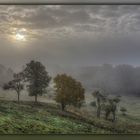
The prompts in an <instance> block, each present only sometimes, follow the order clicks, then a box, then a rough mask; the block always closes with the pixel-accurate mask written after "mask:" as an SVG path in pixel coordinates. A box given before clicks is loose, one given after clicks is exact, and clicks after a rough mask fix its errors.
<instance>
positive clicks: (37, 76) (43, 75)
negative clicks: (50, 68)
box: [23, 60, 51, 103]
mask: <svg viewBox="0 0 140 140" xmlns="http://www.w3.org/2000/svg"><path fill="white" fill-rule="evenodd" d="M23 73H24V78H25V81H26V82H28V84H27V88H28V91H29V96H35V103H37V97H38V95H42V94H44V93H45V91H46V88H47V87H48V85H49V82H50V80H51V77H50V76H49V75H48V72H47V71H46V69H45V66H44V65H43V64H42V63H41V62H38V61H33V60H32V61H31V62H30V63H28V64H26V67H25V69H24V71H23Z"/></svg>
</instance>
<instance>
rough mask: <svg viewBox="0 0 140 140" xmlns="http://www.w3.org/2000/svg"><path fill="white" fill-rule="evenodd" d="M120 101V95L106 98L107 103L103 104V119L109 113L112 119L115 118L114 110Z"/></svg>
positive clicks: (106, 117)
mask: <svg viewBox="0 0 140 140" xmlns="http://www.w3.org/2000/svg"><path fill="white" fill-rule="evenodd" d="M119 102H120V96H116V97H115V98H111V99H107V103H106V104H105V105H104V111H105V119H106V120H107V119H108V117H109V115H110V114H111V113H112V115H113V118H112V121H113V122H114V121H115V120H116V111H117V105H118V103H119Z"/></svg>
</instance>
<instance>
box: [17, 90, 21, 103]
mask: <svg viewBox="0 0 140 140" xmlns="http://www.w3.org/2000/svg"><path fill="white" fill-rule="evenodd" d="M17 95H18V103H19V100H20V97H19V96H20V93H19V92H17Z"/></svg>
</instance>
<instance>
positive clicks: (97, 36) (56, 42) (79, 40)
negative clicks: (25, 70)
mask: <svg viewBox="0 0 140 140" xmlns="http://www.w3.org/2000/svg"><path fill="white" fill-rule="evenodd" d="M20 37H21V38H20ZM31 59H34V60H40V61H41V62H42V63H43V64H45V65H47V66H48V67H49V68H50V70H51V69H54V68H55V69H56V71H57V69H61V68H64V69H69V68H70V67H71V68H73V67H81V66H93V65H101V64H105V63H107V64H114V65H116V64H131V65H140V6H139V5H137V6H134V5H127V6H124V5H120V6H117V5H114V6H113V5H110V6H106V5H90V6H88V5H77V6H76V5H75V6H74V5H73V6H70V5H69V6H68V5H67V6H66V5H63V6H45V5H41V6H10V5H9V6H8V5H7V6H0V63H1V64H4V65H6V66H9V67H12V68H13V69H15V70H16V69H20V68H21V66H22V65H24V64H25V63H26V62H29V61H30V60H31Z"/></svg>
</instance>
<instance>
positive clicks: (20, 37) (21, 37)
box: [15, 33, 26, 41]
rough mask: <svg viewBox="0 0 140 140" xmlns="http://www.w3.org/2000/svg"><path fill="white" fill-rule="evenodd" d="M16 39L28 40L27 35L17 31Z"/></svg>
mask: <svg viewBox="0 0 140 140" xmlns="http://www.w3.org/2000/svg"><path fill="white" fill-rule="evenodd" d="M15 39H16V40H18V41H26V38H25V35H23V34H20V33H17V34H16V35H15Z"/></svg>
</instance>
